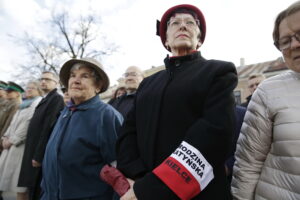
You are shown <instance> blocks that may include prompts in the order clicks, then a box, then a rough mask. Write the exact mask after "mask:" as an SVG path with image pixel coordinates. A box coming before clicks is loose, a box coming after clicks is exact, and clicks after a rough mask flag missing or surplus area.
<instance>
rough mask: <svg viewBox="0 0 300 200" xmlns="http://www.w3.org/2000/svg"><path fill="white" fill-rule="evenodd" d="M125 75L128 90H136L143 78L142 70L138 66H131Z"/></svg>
mask: <svg viewBox="0 0 300 200" xmlns="http://www.w3.org/2000/svg"><path fill="white" fill-rule="evenodd" d="M124 76H125V87H126V89H127V90H136V89H137V88H138V87H139V85H140V83H141V82H142V80H143V75H142V72H141V71H140V70H139V69H138V68H137V67H129V68H128V69H127V70H126V72H125V74H124Z"/></svg>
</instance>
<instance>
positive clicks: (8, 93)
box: [6, 91, 21, 100]
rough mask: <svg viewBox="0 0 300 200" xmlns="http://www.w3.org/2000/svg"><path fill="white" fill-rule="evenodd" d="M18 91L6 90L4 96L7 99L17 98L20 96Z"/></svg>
mask: <svg viewBox="0 0 300 200" xmlns="http://www.w3.org/2000/svg"><path fill="white" fill-rule="evenodd" d="M20 95H21V94H20V93H19V92H16V91H6V98H7V99H8V100H14V99H18V98H19V97H20Z"/></svg>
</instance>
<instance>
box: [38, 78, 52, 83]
mask: <svg viewBox="0 0 300 200" xmlns="http://www.w3.org/2000/svg"><path fill="white" fill-rule="evenodd" d="M39 80H40V81H41V82H42V81H46V82H50V81H54V82H55V83H56V81H55V80H53V79H51V78H40V79H39Z"/></svg>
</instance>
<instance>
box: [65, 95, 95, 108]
mask: <svg viewBox="0 0 300 200" xmlns="http://www.w3.org/2000/svg"><path fill="white" fill-rule="evenodd" d="M99 102H101V100H100V97H99V95H96V96H94V97H92V98H90V99H89V100H87V101H85V102H83V103H81V104H78V105H75V104H73V102H70V103H69V104H68V105H67V107H68V108H69V110H71V111H76V110H87V109H89V108H91V107H92V106H93V105H95V104H96V103H99Z"/></svg>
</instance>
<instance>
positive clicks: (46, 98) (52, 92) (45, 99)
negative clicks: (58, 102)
mask: <svg viewBox="0 0 300 200" xmlns="http://www.w3.org/2000/svg"><path fill="white" fill-rule="evenodd" d="M56 91H57V89H56V88H55V89H53V90H52V91H51V92H49V93H48V94H47V96H46V97H44V98H42V100H41V101H40V103H39V105H38V106H40V105H41V104H43V103H45V102H46V101H48V99H50V97H51V96H52V95H53V94H54V93H56Z"/></svg>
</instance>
